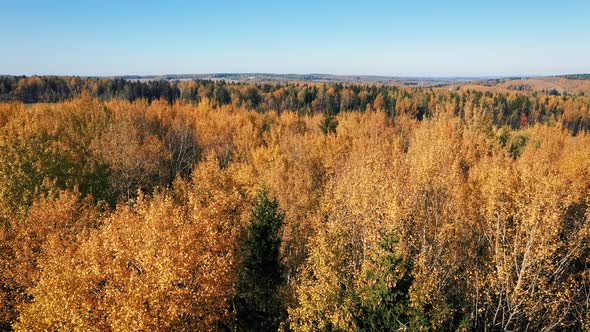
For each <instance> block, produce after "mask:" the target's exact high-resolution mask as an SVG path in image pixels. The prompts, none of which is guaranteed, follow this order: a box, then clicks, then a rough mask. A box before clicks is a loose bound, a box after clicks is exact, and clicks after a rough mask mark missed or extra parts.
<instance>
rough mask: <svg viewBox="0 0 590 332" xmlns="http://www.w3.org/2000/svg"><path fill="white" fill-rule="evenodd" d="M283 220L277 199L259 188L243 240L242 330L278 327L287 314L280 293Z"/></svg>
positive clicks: (239, 316)
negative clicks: (271, 197)
mask: <svg viewBox="0 0 590 332" xmlns="http://www.w3.org/2000/svg"><path fill="white" fill-rule="evenodd" d="M283 222H284V215H283V213H282V212H280V211H279V205H278V202H277V201H276V199H270V198H269V197H268V194H267V192H266V191H265V190H262V191H261V192H259V193H258V195H257V197H256V203H255V206H254V209H253V210H252V219H251V223H250V226H249V228H248V232H247V235H246V239H245V240H244V242H243V244H242V258H243V269H242V276H241V280H240V287H239V295H238V298H237V301H236V303H235V304H236V311H237V312H236V314H237V319H238V328H239V330H244V331H276V330H277V329H278V327H279V324H280V323H281V321H282V320H284V319H285V317H286V309H285V305H284V303H283V301H282V299H281V297H280V296H279V290H280V288H281V286H282V285H283V282H284V278H283V264H282V263H281V260H280V253H279V248H280V246H281V237H280V230H281V227H282V226H283Z"/></svg>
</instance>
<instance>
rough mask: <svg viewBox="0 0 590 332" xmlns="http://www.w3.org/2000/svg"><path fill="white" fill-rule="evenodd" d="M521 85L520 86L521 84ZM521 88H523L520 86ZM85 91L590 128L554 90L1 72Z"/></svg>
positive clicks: (40, 95) (43, 91)
mask: <svg viewBox="0 0 590 332" xmlns="http://www.w3.org/2000/svg"><path fill="white" fill-rule="evenodd" d="M516 90H519V89H516ZM521 90H522V89H521ZM82 94H86V95H90V96H94V97H96V98H98V99H100V100H103V101H107V100H112V99H124V100H128V101H135V100H139V99H145V100H147V101H148V102H152V101H154V100H165V101H167V102H168V103H171V104H173V103H175V102H177V101H183V102H186V103H200V102H204V101H207V102H210V103H212V104H213V105H214V106H224V105H232V106H233V107H235V108H246V109H250V110H256V111H258V112H269V111H276V112H279V113H280V112H285V111H293V112H297V113H299V114H317V113H321V114H325V115H327V116H334V115H337V114H339V113H340V112H345V111H367V110H379V111H383V112H385V113H386V114H387V115H388V116H389V117H392V118H393V117H395V116H397V115H410V116H412V117H415V118H416V119H418V120H421V119H423V118H426V117H430V116H432V114H434V113H436V112H438V111H439V109H437V108H449V109H451V111H453V112H455V113H457V114H464V113H466V112H470V111H471V110H472V109H477V110H481V111H483V112H485V113H486V114H487V116H490V117H491V119H492V121H493V123H494V124H496V125H498V126H510V127H511V128H514V129H517V128H521V127H527V126H528V125H533V124H536V123H546V124H553V123H555V122H557V121H562V122H563V123H564V125H565V126H566V127H567V128H568V129H570V130H571V131H572V132H573V133H574V134H577V133H578V132H579V131H587V130H589V129H590V111H589V109H590V97H584V96H571V95H563V96H561V95H559V93H557V92H556V91H553V90H552V91H546V92H533V91H525V90H523V91H504V92H502V91H496V92H481V91H475V90H467V91H448V90H447V89H445V88H398V87H395V86H385V85H366V84H318V83H309V84H307V83H285V84H245V83H227V82H224V81H190V80H188V81H165V80H154V81H139V80H123V79H98V78H87V79H82V78H79V77H49V76H34V77H13V76H5V77H0V100H4V101H22V102H24V103H48V102H57V101H65V100H69V99H72V98H75V97H78V96H81V95H82Z"/></svg>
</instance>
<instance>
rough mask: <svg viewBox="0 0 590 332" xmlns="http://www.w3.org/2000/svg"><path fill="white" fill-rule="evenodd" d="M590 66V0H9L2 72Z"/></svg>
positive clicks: (0, 44)
mask: <svg viewBox="0 0 590 332" xmlns="http://www.w3.org/2000/svg"><path fill="white" fill-rule="evenodd" d="M211 72H274V73H334V74H376V75H412V76H432V75H434V76H456V75H458V76H470V75H524V74H528V75H531V74H560V73H579V72H590V0H560V1H555V0H554V1H546V0H536V1H534V0H512V1H507V0H494V1H483V0H472V1H462V0H456V1H453V0H448V1H444V0H413V1H397V0H390V1H374V0H365V1H360V0H359V1H347V0H341V1H321V0H314V1H309V0H292V1H286V0H285V1H283V0H274V1H245V0H244V1H228V0H216V1H179V0H174V1H163V0H162V1H124V0H119V1H110V0H100V1H98V0H96V1H94V0H75V1H74V0H60V1H58V0H54V1H51V0H45V1H40V0H39V1H37V0H13V1H8V0H0V74H26V75H31V74H40V75H41V74H60V75H121V74H172V73H177V74H179V73H211Z"/></svg>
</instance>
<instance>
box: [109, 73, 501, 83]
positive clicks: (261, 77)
mask: <svg viewBox="0 0 590 332" xmlns="http://www.w3.org/2000/svg"><path fill="white" fill-rule="evenodd" d="M117 78H122V79H126V80H172V81H173V80H225V81H229V82H257V83H260V82H269V83H272V82H275V83H276V82H318V83H380V84H392V85H407V86H437V85H440V86H444V85H447V84H449V83H451V82H467V81H480V80H484V79H491V78H492V77H459V76H457V77H410V76H408V77H405V76H378V75H333V74H316V73H312V74H271V73H210V74H170V75H148V76H139V75H128V76H117Z"/></svg>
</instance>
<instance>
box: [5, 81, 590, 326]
mask: <svg viewBox="0 0 590 332" xmlns="http://www.w3.org/2000/svg"><path fill="white" fill-rule="evenodd" d="M0 101H1V102H0V330H7V331H10V330H14V331H56V330H59V331H170V330H173V331H391V330H407V331H457V330H458V331H473V330H476V331H483V330H486V331H505V330H512V331H514V330H518V331H520V330H529V331H551V330H572V331H573V330H590V270H589V269H588V264H590V133H589V131H590V96H585V95H584V94H583V93H579V94H573V93H566V92H562V91H556V90H538V91H537V90H530V89H504V88H493V87H492V88H487V89H483V88H477V87H474V88H467V87H463V88H448V87H439V86H431V87H418V86H416V87H406V86H396V85H389V84H369V83H318V82H282V83H276V82H273V83H263V82H257V83H243V82H227V81H223V80H177V81H173V80H148V81H140V80H126V79H109V78H79V77H50V76H31V77H15V76H4V77H0Z"/></svg>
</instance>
